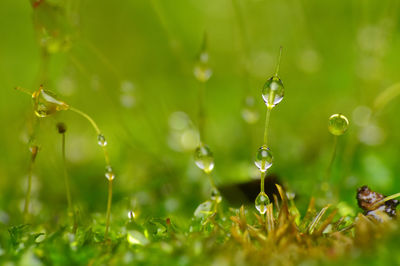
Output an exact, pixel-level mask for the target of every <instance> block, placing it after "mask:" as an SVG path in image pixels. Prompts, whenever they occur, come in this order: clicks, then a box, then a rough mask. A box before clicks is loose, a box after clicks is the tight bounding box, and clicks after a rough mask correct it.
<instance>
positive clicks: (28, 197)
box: [24, 146, 39, 222]
mask: <svg viewBox="0 0 400 266" xmlns="http://www.w3.org/2000/svg"><path fill="white" fill-rule="evenodd" d="M38 149H39V148H38V147H37V146H32V147H31V160H30V163H29V170H28V185H27V190H26V195H25V205H24V221H25V222H27V220H28V216H29V204H30V200H31V192H32V175H33V165H34V164H35V160H36V156H37V153H38Z"/></svg>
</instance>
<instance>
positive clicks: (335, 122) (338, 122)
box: [328, 114, 349, 136]
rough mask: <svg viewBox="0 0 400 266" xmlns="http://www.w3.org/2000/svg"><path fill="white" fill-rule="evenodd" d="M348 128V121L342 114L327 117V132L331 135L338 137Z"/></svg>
mask: <svg viewBox="0 0 400 266" xmlns="http://www.w3.org/2000/svg"><path fill="white" fill-rule="evenodd" d="M348 127H349V120H348V119H347V117H345V116H344V115H342V114H334V115H332V116H331V117H329V122H328V130H329V132H330V133H331V134H332V135H335V136H340V135H343V134H344V132H346V130H347V128H348Z"/></svg>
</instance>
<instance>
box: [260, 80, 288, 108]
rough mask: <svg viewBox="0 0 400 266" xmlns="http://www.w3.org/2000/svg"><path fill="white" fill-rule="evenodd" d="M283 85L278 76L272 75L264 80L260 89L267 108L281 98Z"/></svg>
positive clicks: (271, 106)
mask: <svg viewBox="0 0 400 266" xmlns="http://www.w3.org/2000/svg"><path fill="white" fill-rule="evenodd" d="M283 95H284V87H283V83H282V80H281V79H280V78H279V77H278V76H276V75H275V76H273V77H272V78H270V79H269V80H267V82H265V84H264V87H263V89H262V97H263V99H264V102H265V104H266V105H267V107H268V108H273V107H274V106H275V105H277V104H278V103H280V102H281V101H282V99H283Z"/></svg>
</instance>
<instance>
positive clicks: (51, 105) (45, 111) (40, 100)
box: [32, 86, 69, 117]
mask: <svg viewBox="0 0 400 266" xmlns="http://www.w3.org/2000/svg"><path fill="white" fill-rule="evenodd" d="M32 99H33V109H34V112H35V114H36V116H38V117H46V116H49V115H52V114H54V113H56V112H58V111H62V110H68V109H69V105H68V104H66V103H65V102H63V101H60V100H58V99H57V98H56V95H55V94H54V93H52V92H50V91H47V90H44V89H43V86H40V88H39V89H38V90H37V91H35V92H34V93H32Z"/></svg>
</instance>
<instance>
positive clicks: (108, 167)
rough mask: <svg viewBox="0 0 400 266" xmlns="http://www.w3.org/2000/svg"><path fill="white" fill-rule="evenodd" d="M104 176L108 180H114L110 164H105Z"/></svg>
mask: <svg viewBox="0 0 400 266" xmlns="http://www.w3.org/2000/svg"><path fill="white" fill-rule="evenodd" d="M105 176H106V178H107V179H108V180H110V181H111V180H114V178H115V174H114V172H113V169H112V167H111V166H110V165H107V166H106V174H105Z"/></svg>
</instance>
